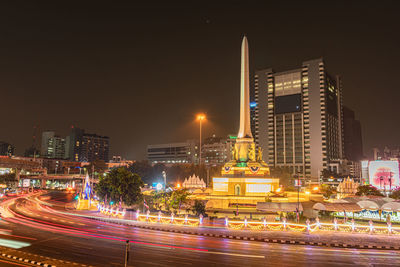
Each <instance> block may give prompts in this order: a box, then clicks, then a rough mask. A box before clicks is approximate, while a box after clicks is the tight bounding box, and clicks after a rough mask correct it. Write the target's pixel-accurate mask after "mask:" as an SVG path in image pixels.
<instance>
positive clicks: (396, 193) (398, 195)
mask: <svg viewBox="0 0 400 267" xmlns="http://www.w3.org/2000/svg"><path fill="white" fill-rule="evenodd" d="M390 197H391V198H394V199H400V187H397V188H395V189H394V190H393V191H392V194H390Z"/></svg>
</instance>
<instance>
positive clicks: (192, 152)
mask: <svg viewBox="0 0 400 267" xmlns="http://www.w3.org/2000/svg"><path fill="white" fill-rule="evenodd" d="M198 146H199V144H198V141H195V140H188V141H186V142H183V143H169V144H158V145H148V146H147V160H148V161H149V162H150V163H151V164H157V163H163V164H175V163H195V164H196V163H198V152H199V149H198Z"/></svg>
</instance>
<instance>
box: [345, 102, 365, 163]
mask: <svg viewBox="0 0 400 267" xmlns="http://www.w3.org/2000/svg"><path fill="white" fill-rule="evenodd" d="M343 153H344V155H343V156H344V157H345V158H346V159H348V160H351V161H360V160H362V159H363V147H362V136H361V123H360V121H358V120H356V119H355V115H354V111H353V110H351V109H350V108H348V107H346V106H343Z"/></svg>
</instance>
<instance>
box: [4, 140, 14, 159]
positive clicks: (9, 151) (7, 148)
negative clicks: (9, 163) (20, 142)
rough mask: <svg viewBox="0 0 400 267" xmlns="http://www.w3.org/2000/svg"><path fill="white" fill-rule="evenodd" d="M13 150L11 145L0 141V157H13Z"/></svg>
mask: <svg viewBox="0 0 400 267" xmlns="http://www.w3.org/2000/svg"><path fill="white" fill-rule="evenodd" d="M14 152H15V148H14V146H13V145H11V144H9V143H7V142H2V141H0V156H8V157H11V156H14Z"/></svg>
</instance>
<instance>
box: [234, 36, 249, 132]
mask: <svg viewBox="0 0 400 267" xmlns="http://www.w3.org/2000/svg"><path fill="white" fill-rule="evenodd" d="M237 137H238V138H253V135H252V134H251V128H250V83H249V44H248V42H247V38H246V36H244V37H243V41H242V56H241V66H240V127H239V133H238V136H237Z"/></svg>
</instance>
